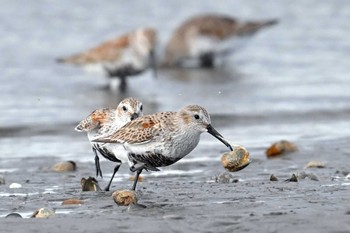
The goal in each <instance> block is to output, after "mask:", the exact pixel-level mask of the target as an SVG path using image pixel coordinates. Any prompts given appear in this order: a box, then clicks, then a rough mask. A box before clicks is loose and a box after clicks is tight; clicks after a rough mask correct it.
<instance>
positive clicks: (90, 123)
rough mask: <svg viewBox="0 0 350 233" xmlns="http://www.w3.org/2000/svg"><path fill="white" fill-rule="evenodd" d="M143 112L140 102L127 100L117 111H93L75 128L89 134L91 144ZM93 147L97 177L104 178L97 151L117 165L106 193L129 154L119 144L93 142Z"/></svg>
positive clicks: (122, 102)
mask: <svg viewBox="0 0 350 233" xmlns="http://www.w3.org/2000/svg"><path fill="white" fill-rule="evenodd" d="M142 111H143V105H142V103H141V102H140V101H139V100H137V99H135V98H126V99H124V100H122V101H121V102H120V103H119V105H118V107H117V108H116V109H112V108H103V109H97V110H95V111H93V112H92V113H91V114H90V115H89V116H88V117H87V118H86V119H84V120H82V121H81V122H80V123H79V124H78V126H77V127H75V130H77V131H79V132H82V131H84V132H87V134H88V138H89V141H90V142H91V140H92V138H95V137H98V136H100V135H105V134H107V133H108V132H114V131H116V130H118V129H119V128H121V127H122V126H123V125H125V124H126V123H128V122H129V121H132V120H134V119H136V118H137V117H139V116H141V115H143V113H142ZM91 145H92V150H93V151H94V153H95V166H96V176H98V175H100V176H101V177H102V171H101V168H100V163H99V157H98V155H97V151H98V152H99V153H100V154H101V155H102V156H103V157H105V158H106V159H108V160H110V161H113V162H116V163H117V165H116V166H115V168H114V171H113V175H112V177H111V179H110V181H109V183H108V186H107V187H106V188H105V190H106V191H109V187H110V185H111V183H112V180H113V178H114V175H115V173H116V172H117V171H118V169H119V167H120V165H121V164H122V163H123V162H128V155H127V152H126V151H125V150H124V148H123V147H122V146H121V145H118V144H104V143H96V142H91Z"/></svg>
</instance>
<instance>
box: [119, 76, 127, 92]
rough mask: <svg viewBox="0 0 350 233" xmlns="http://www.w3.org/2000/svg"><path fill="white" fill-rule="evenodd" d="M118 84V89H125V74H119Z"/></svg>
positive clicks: (123, 90) (122, 90)
mask: <svg viewBox="0 0 350 233" xmlns="http://www.w3.org/2000/svg"><path fill="white" fill-rule="evenodd" d="M119 78H120V84H119V89H120V91H121V92H125V91H126V87H127V85H126V76H125V75H123V76H120V77H119Z"/></svg>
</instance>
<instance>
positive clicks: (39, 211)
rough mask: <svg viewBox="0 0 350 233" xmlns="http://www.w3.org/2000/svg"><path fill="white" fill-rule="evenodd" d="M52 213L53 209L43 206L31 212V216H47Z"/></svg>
mask: <svg viewBox="0 0 350 233" xmlns="http://www.w3.org/2000/svg"><path fill="white" fill-rule="evenodd" d="M54 215H55V211H53V210H52V209H48V208H45V207H44V208H40V209H37V210H36V211H35V212H34V213H33V215H32V218H48V217H51V216H54Z"/></svg>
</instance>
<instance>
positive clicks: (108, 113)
mask: <svg viewBox="0 0 350 233" xmlns="http://www.w3.org/2000/svg"><path fill="white" fill-rule="evenodd" d="M114 111H115V109H112V108H102V109H97V110H95V111H93V112H92V113H90V115H89V116H87V117H86V118H85V119H84V120H82V121H81V122H80V123H79V124H78V125H77V126H76V127H75V130H76V131H78V132H82V131H84V132H90V131H91V130H94V129H96V128H97V127H99V126H104V125H105V124H106V123H108V121H110V120H111V118H112V116H113V115H114Z"/></svg>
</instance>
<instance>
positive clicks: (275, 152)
mask: <svg viewBox="0 0 350 233" xmlns="http://www.w3.org/2000/svg"><path fill="white" fill-rule="evenodd" d="M297 150H298V147H297V146H296V145H295V144H293V143H291V142H289V141H287V140H281V141H279V142H276V143H274V144H272V145H271V146H270V147H269V148H268V149H267V150H266V156H267V158H273V157H277V156H280V155H283V154H287V153H291V152H295V151H297Z"/></svg>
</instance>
